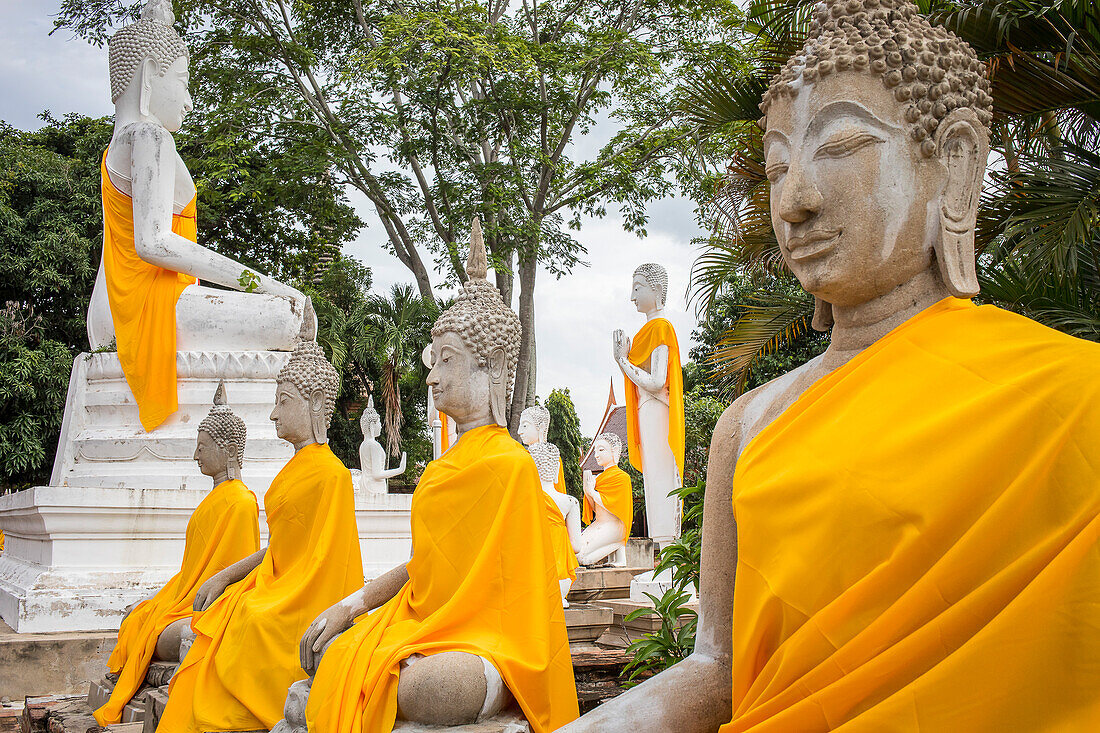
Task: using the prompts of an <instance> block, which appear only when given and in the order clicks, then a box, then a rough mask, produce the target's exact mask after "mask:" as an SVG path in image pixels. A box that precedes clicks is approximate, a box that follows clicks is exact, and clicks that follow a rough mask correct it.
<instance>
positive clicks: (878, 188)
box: [760, 0, 993, 330]
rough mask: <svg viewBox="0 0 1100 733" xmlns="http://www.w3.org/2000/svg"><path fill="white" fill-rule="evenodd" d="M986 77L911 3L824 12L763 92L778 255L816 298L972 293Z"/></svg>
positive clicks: (848, 0) (838, 0)
mask: <svg viewBox="0 0 1100 733" xmlns="http://www.w3.org/2000/svg"><path fill="white" fill-rule="evenodd" d="M992 101H993V100H992V97H990V95H989V82H988V80H987V79H986V75H985V67H984V65H983V64H982V63H981V62H980V61H979V60H978V58H977V56H976V55H975V54H974V52H973V50H971V48H970V47H969V46H968V45H967V44H966V43H964V42H963V41H961V40H960V39H958V38H957V37H956V36H954V35H953V34H952V33H950V32H949V31H947V30H946V29H943V28H939V27H935V26H932V25H930V24H929V23H928V21H927V20H925V19H924V18H922V17H921V16H920V15H919V14H918V11H917V7H916V5H914V4H913V3H912V2H908V1H907V0H824V1H823V2H820V3H819V4H818V5H817V6H816V8H815V11H814V19H813V22H812V24H811V27H810V37H809V39H808V40H807V41H806V44H805V46H804V47H803V49H802V51H800V52H799V53H797V54H795V55H794V56H793V57H792V58H791V59H790V60H789V61H788V62H787V65H786V66H785V67H784V69H783V70H782V71H781V72H780V73H779V74H778V75H777V76H776V77H775V79H773V80H772V83H771V86H770V87H769V89H768V91H767V93H765V95H764V99H763V102H762V103H761V105H760V108H761V110H762V111H763V112H764V117H763V119H762V120H761V125H762V126H763V127H764V155H765V166H766V168H765V170H766V172H767V175H768V179H769V181H770V183H771V214H772V225H773V226H774V228H775V234H776V238H777V239H778V241H779V247H780V250H781V251H782V253H783V257H784V259H785V260H786V262H787V264H788V266H789V267H790V268H791V270H792V272H793V273H794V274H795V276H796V277H797V278H798V280H799V282H801V283H802V286H803V287H804V288H805V289H806V290H807V291H808V292H810V293H811V294H813V295H814V296H815V298H816V300H817V312H816V314H815V318H814V325H815V327H817V328H819V329H822V330H824V329H827V328H828V327H829V326H830V325H831V324H832V305H834V304H835V305H838V306H853V305H859V304H862V303H865V302H868V301H870V300H872V299H874V298H877V297H879V296H882V295H885V294H886V293H889V292H890V291H891V290H893V289H894V288H897V287H898V286H900V285H902V284H904V283H906V282H908V281H910V280H911V279H913V278H914V277H915V276H917V275H919V274H920V273H922V271H925V270H930V271H931V272H933V273H935V274H936V276H938V277H939V278H940V279H941V280H942V282H943V284H944V286H946V289H947V291H948V292H949V293H951V294H952V295H955V296H958V297H970V296H973V295H976V294H977V292H978V280H977V275H976V273H975V253H974V223H975V219H976V216H977V206H978V197H979V193H980V189H981V182H982V176H983V174H984V172H985V165H986V157H987V155H988V149H989V130H988V126H989V123H990V121H991V120H992Z"/></svg>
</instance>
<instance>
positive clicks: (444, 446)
mask: <svg viewBox="0 0 1100 733" xmlns="http://www.w3.org/2000/svg"><path fill="white" fill-rule="evenodd" d="M449 419H450V418H448V417H447V416H446V415H444V414H443V413H442V412H440V413H439V422H440V424H441V425H442V426H443V427H442V428H440V430H439V453H440V455H442V454H443V453H446V452H447V451H448V450H450V448H451V426H450V425H449V424H448V420H449Z"/></svg>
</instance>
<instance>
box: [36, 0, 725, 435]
mask: <svg viewBox="0 0 1100 733" xmlns="http://www.w3.org/2000/svg"><path fill="white" fill-rule="evenodd" d="M175 5H176V8H177V10H179V11H180V19H181V23H182V24H183V25H184V26H186V27H187V29H188V33H187V39H188V43H189V44H190V46H191V49H192V56H191V58H192V69H193V71H192V78H193V79H194V83H193V86H194V96H195V100H196V107H197V108H198V109H200V110H203V109H205V110H208V114H210V115H213V116H216V117H217V118H219V119H222V120H225V121H226V122H225V124H226V125H232V128H233V129H235V130H246V131H248V135H249V136H250V137H255V138H256V139H262V140H280V141H295V142H294V143H293V144H294V146H295V147H299V148H302V149H304V150H310V151H312V152H314V153H315V154H316V156H317V158H318V159H319V160H323V161H324V162H325V163H326V164H327V165H328V166H330V167H331V170H333V171H334V174H335V175H337V176H339V178H340V180H341V181H342V182H344V183H347V184H349V185H351V186H353V187H354V188H355V189H357V190H358V191H359V192H360V193H362V194H363V195H364V196H365V197H366V198H367V200H368V201H370V203H371V205H372V207H373V209H374V211H375V213H376V214H377V216H378V219H379V222H380V223H381V224H382V228H383V230H384V232H385V234H386V240H387V245H388V247H389V249H390V251H391V252H392V253H393V255H394V256H395V257H397V259H398V260H399V261H400V262H401V263H402V264H403V265H404V266H405V267H407V268H408V269H409V271H410V273H411V274H412V275H413V277H414V278H415V281H416V285H417V288H418V289H419V291H420V294H421V296H422V297H423V298H425V299H427V298H430V297H431V296H432V276H431V271H432V270H433V269H437V270H440V271H442V272H443V273H444V280H446V281H448V282H451V283H453V282H456V281H462V280H465V278H466V273H465V270H464V268H463V264H462V261H463V258H462V255H461V251H460V250H461V247H462V244H463V243H464V242H465V241H466V238H467V232H468V230H469V222H470V219H471V217H472V216H474V215H475V214H477V215H480V216H481V218H482V220H483V221H484V223H485V238H486V243H487V245H488V247H489V249H490V251H491V257H492V260H493V264H494V267H495V269H496V277H497V283H498V285H499V286H500V289H501V291H502V293H503V294H504V297H505V300H506V302H512V300H513V289H514V288H513V284H514V281H515V280H516V279H518V281H519V284H518V297H517V298H516V300H517V302H518V308H517V310H518V312H519V316H520V320H521V323H522V325H523V330H524V336H525V338H524V341H523V343H522V346H521V350H520V355H519V366H518V369H517V374H516V389H515V399H513V404H512V406H511V416H510V423H511V425H512V427H513V429H514V428H515V427H516V426H517V425H518V422H519V413H520V412H521V411H522V409H523V408H524V407H526V406H527V405H528V404H531V403H532V401H533V399H534V384H535V374H534V368H535V358H534V357H535V344H534V319H535V284H536V276H537V274H538V271H539V266H540V265H541V266H542V267H543V268H545V269H547V270H549V272H550V273H551V274H552V275H554V276H561V275H563V274H565V273H568V272H569V270H570V269H571V268H572V267H573V266H574V265H575V264H576V263H577V262H578V261H579V258H580V257H581V256H583V248H582V246H581V245H580V243H579V242H578V241H577V240H576V239H575V238H574V236H573V235H572V234H571V233H570V232H571V230H574V229H577V228H579V226H580V224H581V220H582V217H583V216H585V215H589V216H597V217H600V216H603V215H605V213H606V211H607V207H608V206H616V207H618V208H619V209H620V211H621V212H622V213H623V215H624V218H625V223H626V226H627V228H628V229H630V230H633V231H636V232H638V233H639V234H644V232H645V224H646V213H645V206H644V204H645V202H647V201H649V200H651V199H653V198H656V197H661V196H665V195H668V194H669V193H671V192H673V190H674V182H673V180H672V177H671V176H670V175H669V174H670V170H671V169H672V167H673V166H674V164H675V163H676V162H678V159H679V158H680V157H682V155H683V154H684V152H685V150H686V143H687V142H688V140H689V138H690V136H691V135H692V134H693V131H692V130H691V128H690V126H687V125H683V124H680V123H679V122H678V121H677V119H676V116H675V109H674V107H673V104H672V94H671V91H672V89H673V88H674V86H675V85H676V83H677V81H678V80H679V79H684V78H690V77H691V76H692V75H694V74H695V73H696V69H698V68H700V67H703V66H707V65H709V64H711V63H713V62H714V60H715V59H716V58H719V57H720V58H725V57H727V56H729V55H731V54H733V53H734V52H735V48H734V47H733V46H731V45H730V44H729V43H727V42H726V41H727V36H728V31H727V29H726V25H725V21H726V20H728V19H729V18H730V17H736V16H737V14H738V13H739V11H738V10H737V6H736V4H735V3H734V2H733V0H703V2H698V3H688V4H685V3H681V2H678V1H676V0H614V1H607V0H592V2H573V1H572V0H546V1H545V2H540V3H535V4H531V3H526V2H524V3H520V4H513V3H509V2H483V1H475V0H459V1H458V2H454V3H449V4H440V3H438V2H435V0H414V1H413V2H403V3H393V2H392V1H391V0H375V1H371V0H352V1H351V2H339V3H334V2H313V3H290V2H285V1H284V0H275V1H274V2H269V1H267V0H185V1H183V2H177V3H176V4H175ZM137 7H138V4H137V3H132V2H128V3H119V2H118V1H117V0H92V1H91V2H89V1H88V0H63V2H62V4H61V9H60V12H59V14H58V16H57V19H56V25H57V27H58V28H67V29H71V30H74V31H75V32H76V33H77V34H79V35H81V36H83V37H85V38H87V39H89V40H90V41H92V42H94V43H102V42H104V40H105V39H106V37H107V33H108V27H109V25H110V24H111V23H114V22H116V21H118V20H119V19H120V18H131V17H133V16H134V13H135V11H136V9H137ZM244 69H247V70H248V73H247V74H242V73H241V70H244ZM604 118H607V119H609V120H610V123H611V124H613V125H614V127H615V129H616V132H615V134H614V135H613V136H612V137H611V139H610V140H608V141H606V142H604V143H602V144H599V143H596V144H593V142H589V141H590V140H592V138H589V139H588V140H586V137H587V136H589V135H590V134H591V133H592V132H593V128H594V125H596V123H597V121H599V120H601V119H604ZM585 151H591V152H590V154H585Z"/></svg>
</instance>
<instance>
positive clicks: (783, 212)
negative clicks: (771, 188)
mask: <svg viewBox="0 0 1100 733" xmlns="http://www.w3.org/2000/svg"><path fill="white" fill-rule="evenodd" d="M824 201H825V200H824V199H823V198H822V196H821V192H820V191H818V190H817V186H816V185H814V182H813V179H812V177H811V176H810V175H808V172H807V171H806V168H805V167H804V166H801V165H798V164H797V163H795V162H794V161H792V164H791V167H790V168H789V169H788V171H787V175H786V176H785V177H784V181H783V190H782V191H781V192H780V194H779V216H781V217H782V218H783V221H786V222H789V223H791V224H800V223H802V222H804V221H806V220H807V219H811V218H813V217H814V216H815V215H817V213H818V212H819V211H821V205H822V204H823V203H824Z"/></svg>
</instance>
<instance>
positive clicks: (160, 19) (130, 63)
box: [108, 0, 192, 132]
mask: <svg viewBox="0 0 1100 733" xmlns="http://www.w3.org/2000/svg"><path fill="white" fill-rule="evenodd" d="M174 22H175V15H174V14H173V12H172V2H171V0H149V3H148V4H147V5H146V6H145V9H144V10H143V11H142V13H141V18H140V19H139V20H138V21H137V22H136V23H133V24H131V25H128V26H125V27H123V28H121V29H120V30H119V31H118V32H117V33H115V34H114V35H113V36H112V37H111V40H110V41H109V43H108V46H109V52H108V60H109V62H110V68H111V102H113V103H114V104H115V106H116V108H117V107H118V106H120V105H125V106H132V107H134V108H135V109H134V110H133V111H134V112H136V113H138V114H140V115H141V116H142V117H148V118H152V119H153V120H155V121H157V122H158V123H160V124H161V125H163V126H164V128H165V129H167V130H168V131H169V132H175V131H177V130H179V129H180V126H181V125H182V124H183V118H184V116H185V115H186V114H187V113H188V112H190V111H191V109H192V104H191V95H190V93H189V92H188V91H187V84H188V80H189V68H188V63H189V59H188V54H187V46H186V45H185V44H184V42H183V39H182V38H180V37H179V34H177V33H176V31H175V30H174V29H173V28H172V23H174Z"/></svg>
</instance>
